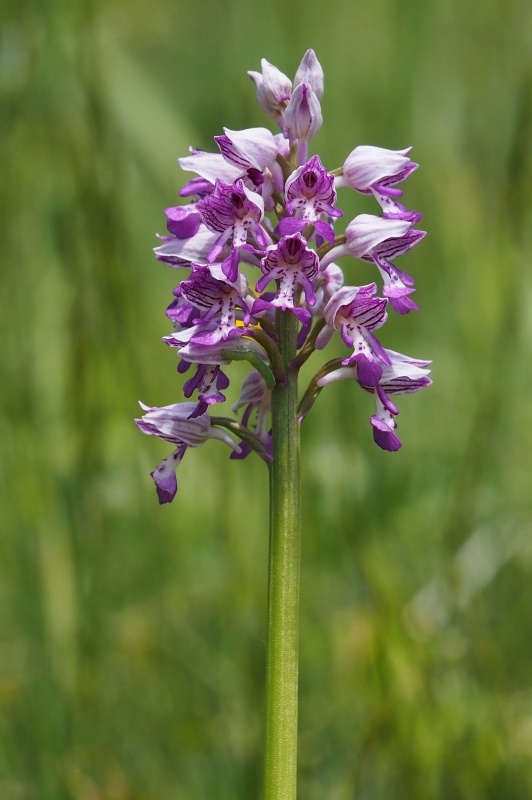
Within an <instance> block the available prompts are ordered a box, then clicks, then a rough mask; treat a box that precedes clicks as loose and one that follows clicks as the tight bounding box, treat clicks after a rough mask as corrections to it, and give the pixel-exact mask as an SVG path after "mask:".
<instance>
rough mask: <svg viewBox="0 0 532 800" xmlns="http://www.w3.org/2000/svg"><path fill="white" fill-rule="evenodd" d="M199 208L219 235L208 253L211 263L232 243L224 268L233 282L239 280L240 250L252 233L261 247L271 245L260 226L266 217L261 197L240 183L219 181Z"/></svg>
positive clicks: (198, 205) (205, 221)
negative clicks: (227, 243) (225, 246)
mask: <svg viewBox="0 0 532 800" xmlns="http://www.w3.org/2000/svg"><path fill="white" fill-rule="evenodd" d="M196 207H197V209H198V211H199V212H200V214H201V216H202V218H203V222H204V223H205V225H206V226H207V228H209V230H211V231H214V232H216V233H219V234H220V235H219V236H218V238H217V239H216V241H215V243H214V245H213V247H212V249H211V251H210V252H209V255H208V262H209V264H212V263H213V262H214V261H216V260H217V259H218V256H219V255H220V253H221V252H222V250H223V247H224V245H225V243H226V242H227V241H228V240H229V241H230V245H231V253H230V254H229V256H227V258H226V259H225V260H224V262H223V264H222V268H223V271H224V274H225V275H226V276H227V278H228V279H229V280H230V281H234V280H236V277H237V274H238V263H239V260H240V258H239V248H241V247H244V246H245V245H246V244H247V241H248V236H249V234H251V235H252V236H254V237H255V239H256V241H257V243H258V244H259V246H262V247H266V246H267V245H268V244H269V242H268V239H267V237H266V233H265V231H264V229H263V228H262V227H261V224H260V223H261V222H262V218H263V217H264V202H263V199H262V197H261V196H260V195H258V194H256V192H251V191H250V190H249V189H247V188H246V187H245V186H244V184H243V183H242V181H241V180H238V181H236V182H235V183H233V184H229V183H225V182H224V181H222V180H217V181H216V184H215V187H214V192H213V193H212V194H211V195H209V196H208V197H205V198H204V199H203V200H200V201H199V202H198V203H197V205H196Z"/></svg>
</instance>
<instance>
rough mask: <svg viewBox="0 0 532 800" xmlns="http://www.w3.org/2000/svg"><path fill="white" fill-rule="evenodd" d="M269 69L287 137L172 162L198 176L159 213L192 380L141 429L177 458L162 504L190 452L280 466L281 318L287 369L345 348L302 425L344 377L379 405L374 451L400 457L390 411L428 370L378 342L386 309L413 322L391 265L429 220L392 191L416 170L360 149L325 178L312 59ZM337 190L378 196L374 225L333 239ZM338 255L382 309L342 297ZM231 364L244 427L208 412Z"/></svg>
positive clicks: (398, 158) (223, 143) (238, 139)
mask: <svg viewBox="0 0 532 800" xmlns="http://www.w3.org/2000/svg"><path fill="white" fill-rule="evenodd" d="M261 65H262V71H261V72H250V73H249V76H250V78H251V79H252V81H253V82H254V84H255V86H256V91H257V99H258V102H259V104H260V106H261V108H262V109H263V110H264V111H265V112H266V114H267V115H268V116H269V117H271V118H272V119H274V120H275V121H276V122H277V123H278V124H279V126H280V133H278V134H276V135H274V134H273V133H272V132H271V131H270V130H268V129H266V128H249V129H247V130H241V131H234V130H229V129H228V128H224V134H223V135H221V136H215V137H214V140H215V143H216V145H217V147H218V150H219V152H217V153H209V152H204V151H201V150H195V149H191V150H190V154H189V155H188V156H186V157H184V158H181V159H179V164H180V166H181V168H182V169H183V170H185V171H187V172H192V173H194V175H195V177H193V178H192V179H191V180H190V181H189V182H188V183H187V184H186V186H185V187H184V188H183V189H182V190H181V192H180V194H181V196H182V197H185V198H189V202H188V203H187V204H186V205H181V206H178V207H175V208H167V209H166V212H165V213H166V217H167V228H168V235H165V236H162V237H160V238H161V244H160V245H159V246H158V247H156V248H155V254H156V257H157V259H158V260H159V261H162V262H163V263H164V264H167V265H168V266H170V267H173V268H176V269H184V270H186V272H185V275H184V279H183V280H181V282H180V283H179V285H178V286H177V288H176V289H175V290H174V299H173V301H172V303H171V304H170V306H169V307H168V309H167V312H166V313H167V316H168V317H169V319H170V320H171V321H172V323H173V331H172V333H171V334H170V335H169V336H167V337H165V339H164V341H165V342H166V344H167V345H169V346H170V347H174V348H176V349H177V351H178V354H179V358H180V361H179V366H178V370H179V372H187V371H188V370H190V371H191V377H190V378H189V380H188V381H187V382H186V383H185V386H184V395H185V397H186V398H187V402H182V403H177V404H175V405H170V406H165V407H162V408H147V407H145V406H143V408H144V409H145V410H146V414H144V416H143V417H142V418H141V419H138V420H136V423H137V425H138V427H139V428H140V430H141V431H142V432H143V433H147V434H150V435H154V436H158V437H160V438H162V439H166V440H167V441H169V442H171V443H172V444H173V445H174V446H175V450H174V451H173V453H172V454H171V455H170V456H169V457H168V458H166V459H165V460H164V461H163V462H162V463H161V464H160V465H159V466H158V467H157V468H156V469H155V470H154V471H153V472H152V473H151V474H152V477H153V479H154V481H155V484H156V487H157V492H158V495H159V501H160V502H161V503H166V502H170V501H171V500H172V499H173V497H174V496H175V493H176V491H177V482H176V478H175V469H176V466H177V464H178V463H179V462H180V461H181V459H182V458H183V455H184V453H185V451H186V449H187V448H188V447H195V446H198V445H199V444H202V443H203V442H204V441H206V440H207V439H208V438H218V439H221V440H222V441H225V442H226V443H227V444H228V445H229V446H230V447H231V449H232V451H233V452H232V456H231V457H232V458H243V457H245V456H246V455H248V453H249V452H250V451H251V450H255V451H256V452H257V453H258V454H259V455H260V456H261V457H262V458H264V459H265V460H266V461H268V460H271V458H272V452H271V450H272V448H271V431H270V430H269V425H268V419H269V409H270V403H271V393H272V390H274V389H275V386H276V385H279V384H282V383H283V381H286V377H285V375H284V374H283V368H282V363H283V362H282V358H281V354H280V352H279V349H278V343H279V336H278V333H279V320H280V316H281V315H283V314H293V315H295V317H296V318H297V325H298V328H299V338H298V348H299V351H298V354H297V357H296V358H295V360H294V361H293V362H292V364H291V368H292V369H298V368H299V367H300V366H301V365H302V364H303V363H304V362H305V361H306V360H307V358H308V357H309V356H310V355H311V354H312V353H313V352H314V351H315V350H321V349H322V348H324V347H325V346H326V344H327V343H328V342H329V341H330V339H331V338H332V337H333V336H334V335H335V332H336V331H338V332H339V334H340V338H341V340H342V341H343V343H344V344H345V345H346V348H347V352H346V354H345V355H344V357H340V358H337V359H333V360H332V361H329V362H328V363H327V364H325V366H324V367H322V368H321V369H320V370H319V371H318V373H317V375H316V376H315V378H314V379H313V381H311V384H310V386H309V387H308V389H307V391H306V392H305V393H304V396H303V399H302V401H301V405H300V414H299V420H300V421H302V420H303V419H304V417H305V416H306V414H307V413H308V411H309V409H310V407H311V405H312V404H313V402H314V400H315V398H316V397H317V395H318V393H319V392H320V391H321V389H322V388H323V386H325V385H327V384H328V383H330V382H332V381H335V380H340V379H344V378H348V379H351V380H354V381H356V382H357V383H358V384H359V385H360V386H361V387H362V389H364V390H365V391H366V392H369V393H370V394H372V395H373V396H374V399H375V413H374V414H373V416H372V417H371V420H370V421H371V425H372V427H373V436H374V439H375V442H376V443H377V444H378V445H379V446H380V447H381V448H383V449H385V450H390V451H393V450H398V449H399V447H400V446H401V442H400V440H399V438H398V437H397V434H396V433H395V429H396V427H397V425H396V421H395V417H396V416H397V414H398V413H399V411H398V409H397V407H396V406H395V404H394V403H393V402H392V400H391V399H390V396H391V395H394V394H400V393H407V392H415V391H417V390H418V389H421V388H423V387H425V386H428V385H429V383H430V379H429V378H428V369H427V366H428V364H429V363H430V362H428V361H419V360H416V359H412V358H409V357H407V356H405V355H402V354H400V353H397V352H394V351H393V350H389V349H387V348H385V347H383V345H382V344H381V343H380V342H379V340H378V339H377V336H376V333H375V332H376V331H377V330H378V329H379V328H381V327H382V326H383V325H384V323H385V322H386V319H387V316H388V306H391V308H392V309H393V310H394V311H395V312H396V313H398V314H406V313H408V312H409V311H411V310H413V309H416V310H417V306H416V304H415V303H414V301H413V299H412V294H413V293H414V291H415V289H414V281H413V279H412V278H411V277H410V276H409V275H407V274H406V273H405V272H403V271H402V270H400V269H399V268H398V267H397V266H396V264H395V259H396V258H397V257H398V256H401V255H403V254H404V253H406V252H407V251H408V250H410V248H412V247H414V245H416V244H417V243H418V242H419V241H420V240H421V239H422V238H423V237H424V236H425V232H424V231H421V230H418V229H417V228H415V225H416V224H417V222H418V221H419V220H420V218H421V215H420V214H419V213H417V212H416V211H408V210H407V209H406V208H405V207H404V206H403V205H402V204H401V203H400V202H399V199H398V198H400V197H401V196H402V194H403V193H402V191H401V189H399V188H397V186H398V184H400V183H402V182H403V181H404V180H405V179H406V178H407V177H408V176H409V175H410V174H411V173H412V172H413V171H414V170H415V169H416V168H417V166H418V165H417V164H415V163H414V162H413V161H411V160H410V157H409V153H410V148H407V149H404V150H386V149H383V148H380V147H372V146H358V147H356V148H355V149H354V150H353V151H352V152H351V153H350V154H349V155H348V157H347V158H346V160H345V162H344V164H343V166H342V167H341V168H339V169H335V170H332V171H328V170H327V169H326V168H325V167H324V166H323V164H322V162H321V160H320V158H319V156H318V155H314V156H311V157H310V158H309V142H310V139H311V138H312V137H313V136H314V135H315V133H316V132H317V131H318V130H319V129H320V127H321V124H322V114H321V104H320V101H321V98H322V95H323V70H322V68H321V66H320V64H319V62H318V60H317V58H316V56H315V54H314V52H313V51H312V50H308V51H307V53H306V54H305V56H304V57H303V59H302V61H301V64H300V65H299V67H298V70H297V72H296V74H295V78H294V81H293V82H292V81H290V80H289V78H287V76H286V75H284V74H283V73H282V72H280V71H279V70H278V69H277V68H276V67H274V66H273V65H272V64H269V63H268V62H267V61H266V60H265V59H263V60H262V62H261ZM343 187H346V188H347V189H351V190H355V191H356V192H359V193H361V194H366V195H373V198H374V200H375V201H376V204H377V205H378V206H379V207H380V213H379V214H360V215H359V216H357V217H355V219H353V220H351V222H349V224H348V225H347V227H346V228H345V232H344V233H342V234H336V233H335V230H334V227H333V226H334V224H335V222H336V221H337V220H338V219H339V218H340V217H342V215H343V212H342V211H341V210H340V209H339V208H338V207H337V190H338V189H340V188H343ZM342 256H351V257H354V258H355V259H359V260H360V261H362V262H366V263H367V264H374V265H375V267H376V268H377V272H378V274H379V275H380V278H381V279H382V288H381V296H379V294H378V291H379V290H378V287H377V284H376V283H374V282H371V283H368V284H365V285H362V286H359V285H345V281H344V274H343V271H342V269H341V268H340V267H339V266H338V265H337V264H336V263H335V262H336V260H337V259H338V258H340V257H342ZM253 272H255V275H253ZM234 360H247V361H248V362H249V363H250V364H251V365H252V366H253V368H254V369H253V371H252V372H251V374H250V375H249V376H248V378H246V380H245V381H244V383H243V386H242V391H241V394H240V398H239V400H238V402H237V403H236V404H235V406H234V407H233V411H234V412H235V413H236V412H237V411H238V410H239V409H240V408H244V409H245V410H244V412H243V416H242V419H241V421H240V422H238V420H237V419H233V420H231V419H229V418H226V417H211V416H209V414H208V413H207V411H208V409H209V407H210V406H213V405H215V404H217V403H222V402H224V401H225V399H226V398H225V395H224V394H223V392H224V391H225V390H226V389H227V387H228V384H229V378H228V377H227V375H226V373H225V371H224V368H225V367H226V366H227V365H228V364H230V363H231V362H232V361H234ZM189 398H194V399H189ZM231 434H234V435H236V436H237V438H239V439H240V442H239V443H237V441H236V440H235V439H234V438H233V436H232V435H231Z"/></svg>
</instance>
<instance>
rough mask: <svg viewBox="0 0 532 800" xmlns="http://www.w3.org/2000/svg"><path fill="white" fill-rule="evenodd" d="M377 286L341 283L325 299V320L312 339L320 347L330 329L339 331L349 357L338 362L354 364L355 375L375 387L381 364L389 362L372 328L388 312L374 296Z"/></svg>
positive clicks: (328, 337)
mask: <svg viewBox="0 0 532 800" xmlns="http://www.w3.org/2000/svg"><path fill="white" fill-rule="evenodd" d="M376 292H377V286H376V285H375V284H374V283H371V284H369V285H367V286H344V287H342V288H341V289H339V290H338V291H337V292H336V293H335V294H334V295H333V296H332V297H331V299H330V300H329V302H328V303H327V306H326V307H325V312H324V316H325V322H326V326H325V327H324V328H323V330H322V331H321V333H320V334H319V336H318V338H317V340H316V347H317V349H319V350H320V349H322V348H323V347H325V345H326V344H327V343H328V341H329V340H330V338H331V336H332V333H333V331H334V330H339V331H340V334H341V337H342V339H343V341H344V343H345V344H346V345H347V346H348V347H352V348H353V353H352V355H351V356H349V358H346V359H344V360H343V361H342V364H344V365H346V366H350V365H352V364H354V363H356V364H357V375H358V378H359V380H360V382H361V383H362V384H364V385H365V386H376V385H377V383H378V382H379V380H380V378H381V376H382V364H389V358H388V356H387V354H386V351H385V349H384V348H383V347H382V345H381V344H380V342H379V341H378V339H377V338H376V337H375V336H374V334H373V333H372V331H374V330H376V329H377V328H380V327H382V325H384V323H385V322H386V320H387V318H388V315H387V313H386V306H387V305H388V301H387V300H384V299H382V298H381V297H374V295H375V293H376Z"/></svg>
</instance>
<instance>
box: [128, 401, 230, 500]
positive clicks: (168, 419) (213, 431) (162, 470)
mask: <svg viewBox="0 0 532 800" xmlns="http://www.w3.org/2000/svg"><path fill="white" fill-rule="evenodd" d="M140 407H141V408H142V409H143V410H144V411H145V412H146V413H145V414H144V415H143V416H142V417H140V418H139V419H136V420H135V424H136V425H137V427H138V429H139V430H140V431H141V432H142V433H146V434H148V435H149V436H157V437H158V438H159V439H164V440H165V441H167V442H171V443H172V444H175V445H177V447H176V449H175V450H174V451H173V453H171V455H170V456H168V457H167V458H165V459H163V461H162V462H161V463H160V464H159V466H158V467H156V468H155V470H154V471H153V472H152V473H150V474H151V476H152V478H153V480H154V482H155V486H156V489H157V495H158V497H159V503H169V502H171V501H172V500H173V499H174V497H175V494H176V492H177V480H176V476H175V471H176V468H177V466H178V464H179V463H180V461H181V459H182V458H183V456H184V454H185V452H186V450H187V448H188V447H199V446H200V445H201V444H204V442H206V441H207V439H219V440H220V441H222V442H225V443H226V444H227V445H228V446H229V447H230V448H231V449H232V450H234V451H235V452H239V451H240V446H239V445H238V444H237V443H236V442H235V440H234V439H233V438H232V436H231V435H230V434H229V433H228V432H227V431H225V430H223V429H222V428H217V427H216V426H214V425H212V423H211V419H210V417H209V415H208V414H201V415H199V416H196V417H191V414H192V413H193V412H194V410H195V403H175V404H173V405H170V406H162V407H160V408H157V407H150V406H146V405H144V403H140Z"/></svg>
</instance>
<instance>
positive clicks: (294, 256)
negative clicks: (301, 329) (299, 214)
mask: <svg viewBox="0 0 532 800" xmlns="http://www.w3.org/2000/svg"><path fill="white" fill-rule="evenodd" d="M260 268H261V270H262V272H263V276H262V278H260V279H259V280H258V281H257V287H256V288H257V292H262V291H263V290H264V289H265V288H266V286H267V285H268V284H269V282H270V281H271V280H276V281H278V282H279V285H278V289H277V292H276V294H275V296H274V298H273V299H272V300H262V299H259V300H255V302H254V304H253V307H252V309H251V313H252V314H257V313H258V312H260V311H264V310H265V309H267V308H271V307H275V308H280V309H282V310H283V311H286V310H290V311H292V312H293V313H294V314H295V315H296V316H297V317H298V319H299V320H300V321H301V322H303V323H306V322H308V320H309V319H310V316H311V314H310V311H308V310H307V309H306V308H301V307H300V306H297V305H296V292H297V289H298V287H301V288H302V289H303V290H304V292H305V300H306V303H307V304H308V305H311V306H313V305H314V304H315V302H316V294H315V292H314V286H313V284H312V279H313V278H315V277H316V275H317V274H318V256H317V255H316V253H315V252H314V250H310V249H309V248H308V247H307V246H306V242H305V239H304V238H303V237H302V236H301V234H300V233H294V234H292V236H284V237H283V238H282V239H281V241H280V242H279V243H278V244H277V245H272V246H271V247H269V248H268V249H267V251H266V256H265V257H264V258H263V259H262V261H261V265H260Z"/></svg>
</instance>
